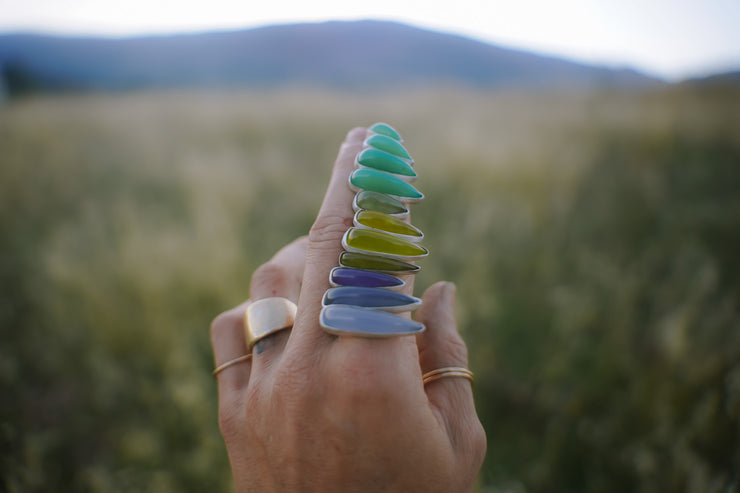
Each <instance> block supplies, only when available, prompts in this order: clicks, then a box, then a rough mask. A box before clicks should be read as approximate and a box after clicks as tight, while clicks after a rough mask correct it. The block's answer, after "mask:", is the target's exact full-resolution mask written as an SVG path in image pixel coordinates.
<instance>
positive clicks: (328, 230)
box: [308, 215, 352, 245]
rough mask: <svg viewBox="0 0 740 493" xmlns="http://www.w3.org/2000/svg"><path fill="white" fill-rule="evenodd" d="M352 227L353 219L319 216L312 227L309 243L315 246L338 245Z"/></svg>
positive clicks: (337, 216) (340, 216)
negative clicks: (328, 243)
mask: <svg viewBox="0 0 740 493" xmlns="http://www.w3.org/2000/svg"><path fill="white" fill-rule="evenodd" d="M351 226H352V217H347V216H343V215H331V216H319V217H318V218H317V219H316V221H315V222H314V223H313V226H311V230H310V231H309V233H308V241H309V243H311V244H314V245H320V244H324V243H327V242H331V243H336V242H337V241H338V240H340V239H341V238H342V235H344V233H345V232H346V231H347V229H349V228H350V227H351Z"/></svg>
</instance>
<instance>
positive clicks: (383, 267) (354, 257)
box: [339, 252, 421, 274]
mask: <svg viewBox="0 0 740 493" xmlns="http://www.w3.org/2000/svg"><path fill="white" fill-rule="evenodd" d="M339 264H340V265H342V266H344V267H354V268H357V269H367V270H374V271H380V272H388V273H397V274H400V273H409V274H413V273H416V272H418V271H419V270H420V269H421V267H419V266H418V265H414V264H410V263H408V262H404V261H403V260H398V259H395V258H388V257H381V256H380V255H369V254H367V253H359V252H342V253H341V254H340V255H339Z"/></svg>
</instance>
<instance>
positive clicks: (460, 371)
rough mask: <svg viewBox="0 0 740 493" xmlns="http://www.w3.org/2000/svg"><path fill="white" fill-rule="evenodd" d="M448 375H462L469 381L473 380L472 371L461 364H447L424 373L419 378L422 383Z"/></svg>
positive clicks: (447, 376)
mask: <svg viewBox="0 0 740 493" xmlns="http://www.w3.org/2000/svg"><path fill="white" fill-rule="evenodd" d="M449 377H462V378H467V379H468V380H470V382H471V383H472V382H473V372H472V371H470V370H468V369H467V368H463V367H461V366H448V367H446V368H438V369H436V370H432V371H430V372H427V373H425V374H424V375H423V376H422V377H421V378H422V381H423V382H424V385H426V384H428V383H430V382H434V381H435V380H439V379H440V378H449Z"/></svg>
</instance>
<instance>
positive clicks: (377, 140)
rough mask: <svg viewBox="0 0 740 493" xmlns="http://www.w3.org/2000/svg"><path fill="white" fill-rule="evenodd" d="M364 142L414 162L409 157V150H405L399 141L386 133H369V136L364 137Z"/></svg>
mask: <svg viewBox="0 0 740 493" xmlns="http://www.w3.org/2000/svg"><path fill="white" fill-rule="evenodd" d="M364 144H365V145H366V146H370V147H374V148H375V149H380V150H381V151H385V152H387V153H390V154H393V155H394V156H398V157H400V158H402V159H406V160H408V161H410V162H412V163H413V162H414V160H413V159H411V156H410V155H409V151H407V150H406V148H405V147H404V146H403V145H402V144H401V143H400V142H399V141H397V140H396V139H392V138H390V137H388V136H387V135H380V134H375V135H371V136H370V137H368V138H367V139H365V143H364Z"/></svg>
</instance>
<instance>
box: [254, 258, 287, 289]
mask: <svg viewBox="0 0 740 493" xmlns="http://www.w3.org/2000/svg"><path fill="white" fill-rule="evenodd" d="M289 281H290V275H289V273H288V271H287V270H286V269H285V268H284V267H283V266H282V265H280V264H277V263H275V262H267V263H265V264H262V265H261V266H259V267H258V268H257V270H256V271H254V274H253V275H252V282H251V284H250V290H251V292H252V293H256V292H262V291H267V292H272V293H273V295H274V294H277V293H279V292H282V291H284V288H286V287H287V286H288V283H289Z"/></svg>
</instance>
